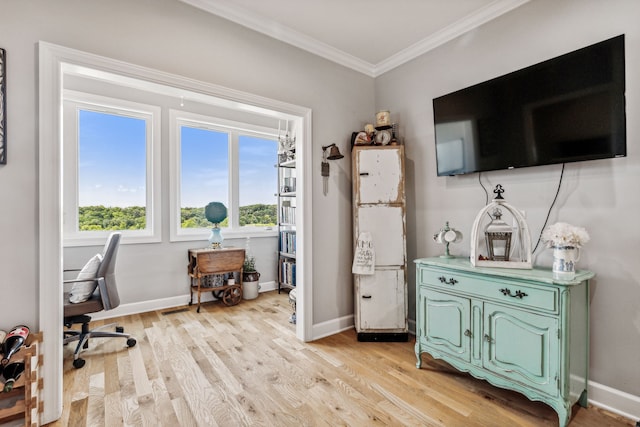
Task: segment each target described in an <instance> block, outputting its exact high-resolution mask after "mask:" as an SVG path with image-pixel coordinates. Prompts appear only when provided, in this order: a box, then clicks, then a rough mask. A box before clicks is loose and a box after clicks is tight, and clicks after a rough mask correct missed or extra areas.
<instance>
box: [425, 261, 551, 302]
mask: <svg viewBox="0 0 640 427" xmlns="http://www.w3.org/2000/svg"><path fill="white" fill-rule="evenodd" d="M418 272H419V275H418V277H419V279H418V280H419V282H420V284H423V285H426V286H429V287H431V288H436V289H439V290H446V291H447V292H461V293H464V294H467V295H475V296H478V297H481V298H483V299H491V300H494V301H499V302H502V303H507V304H512V305H515V306H518V307H530V308H537V309H541V310H546V311H550V312H554V313H556V312H557V311H558V301H559V292H558V288H556V287H553V286H550V285H546V284H540V285H536V284H534V283H529V282H522V281H518V280H513V279H504V278H501V277H498V276H487V275H486V274H483V275H474V274H473V273H460V272H457V271H451V270H440V269H436V268H434V269H427V268H424V267H420V268H419V270H418Z"/></svg>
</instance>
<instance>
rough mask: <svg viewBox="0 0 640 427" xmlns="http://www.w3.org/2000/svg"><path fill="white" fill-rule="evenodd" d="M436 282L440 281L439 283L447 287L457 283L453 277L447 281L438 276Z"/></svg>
mask: <svg viewBox="0 0 640 427" xmlns="http://www.w3.org/2000/svg"><path fill="white" fill-rule="evenodd" d="M438 280H440V283H446V284H447V285H451V286H453V285H455V284H456V283H458V281H457V280H456V279H454V278H453V277H452V278H450V279H449V280H447V278H446V277H444V276H440V277H438Z"/></svg>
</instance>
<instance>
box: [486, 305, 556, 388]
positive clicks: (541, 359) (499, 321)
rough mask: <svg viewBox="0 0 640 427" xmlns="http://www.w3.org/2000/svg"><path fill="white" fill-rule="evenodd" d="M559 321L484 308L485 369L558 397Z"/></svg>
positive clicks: (516, 310) (494, 306)
mask: <svg viewBox="0 0 640 427" xmlns="http://www.w3.org/2000/svg"><path fill="white" fill-rule="evenodd" d="M559 343H560V339H559V337H558V320H557V319H556V318H554V317H546V316H541V315H538V314H534V313H528V312H525V311H521V310H518V309H517V308H509V307H503V306H500V305H496V304H490V303H485V305H484V336H483V364H484V367H485V368H486V369H487V370H490V371H492V372H494V373H496V374H499V375H501V376H503V377H506V378H508V379H510V380H513V381H516V382H518V383H521V384H527V385H528V386H529V387H533V388H536V389H538V390H540V391H542V392H544V393H546V394H549V395H552V396H555V395H557V394H558V391H559V387H558V365H559V356H560V353H559Z"/></svg>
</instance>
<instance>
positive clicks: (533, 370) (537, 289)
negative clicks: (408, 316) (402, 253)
mask: <svg viewBox="0 0 640 427" xmlns="http://www.w3.org/2000/svg"><path fill="white" fill-rule="evenodd" d="M414 262H415V263H416V347H415V351H416V357H417V359H418V362H417V364H416V366H417V367H418V368H420V367H421V364H422V358H421V354H422V353H423V352H427V353H429V354H431V356H433V357H434V358H437V359H443V360H445V361H446V362H448V363H449V364H451V365H452V366H453V367H455V368H456V369H459V370H461V371H465V372H469V373H470V374H471V375H473V376H474V377H476V378H481V379H485V380H487V381H489V382H490V383H491V384H493V385H496V386H498V387H503V388H507V389H511V390H515V391H518V392H520V393H522V394H524V395H525V396H527V397H528V398H529V399H531V400H539V401H542V402H544V403H546V404H548V405H550V406H551V407H552V408H553V409H554V410H555V411H556V412H557V413H558V418H559V420H560V426H561V427H562V426H566V425H567V423H568V422H569V416H570V414H571V407H572V405H573V404H575V403H576V402H578V403H579V404H580V405H581V406H583V407H586V406H587V376H588V375H587V374H588V367H589V359H588V354H589V279H591V278H592V277H593V276H594V274H593V273H591V272H589V271H578V272H577V274H576V278H575V279H574V280H571V281H559V280H554V279H553V278H552V275H551V270H550V269H538V268H534V269H533V270H516V269H506V268H482V267H473V266H472V265H471V263H470V262H469V260H468V259H466V258H464V259H463V258H452V259H445V258H423V259H417V260H415V261H414Z"/></svg>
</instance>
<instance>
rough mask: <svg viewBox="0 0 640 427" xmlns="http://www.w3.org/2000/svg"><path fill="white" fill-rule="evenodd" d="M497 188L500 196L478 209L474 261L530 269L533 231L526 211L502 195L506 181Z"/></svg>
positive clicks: (473, 247)
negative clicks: (530, 229) (525, 213)
mask: <svg viewBox="0 0 640 427" xmlns="http://www.w3.org/2000/svg"><path fill="white" fill-rule="evenodd" d="M493 192H494V193H495V194H496V197H495V198H494V199H493V201H492V202H491V203H489V204H488V205H487V206H485V207H484V208H482V209H481V210H480V212H478V215H477V216H476V219H475V221H474V222H473V227H472V228H471V254H470V255H469V257H470V261H471V264H472V265H473V266H475V267H501V268H523V269H530V268H532V265H531V255H532V254H531V235H530V234H529V227H528V226H527V222H526V221H525V218H524V215H523V214H522V213H521V212H520V211H519V210H518V209H516V208H515V207H513V206H511V205H510V204H508V203H507V202H506V200H505V199H504V198H503V197H502V193H504V189H503V188H502V185H500V184H498V185H497V186H496V188H495V190H494V191H493ZM508 221H511V223H512V225H509V222H508Z"/></svg>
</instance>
